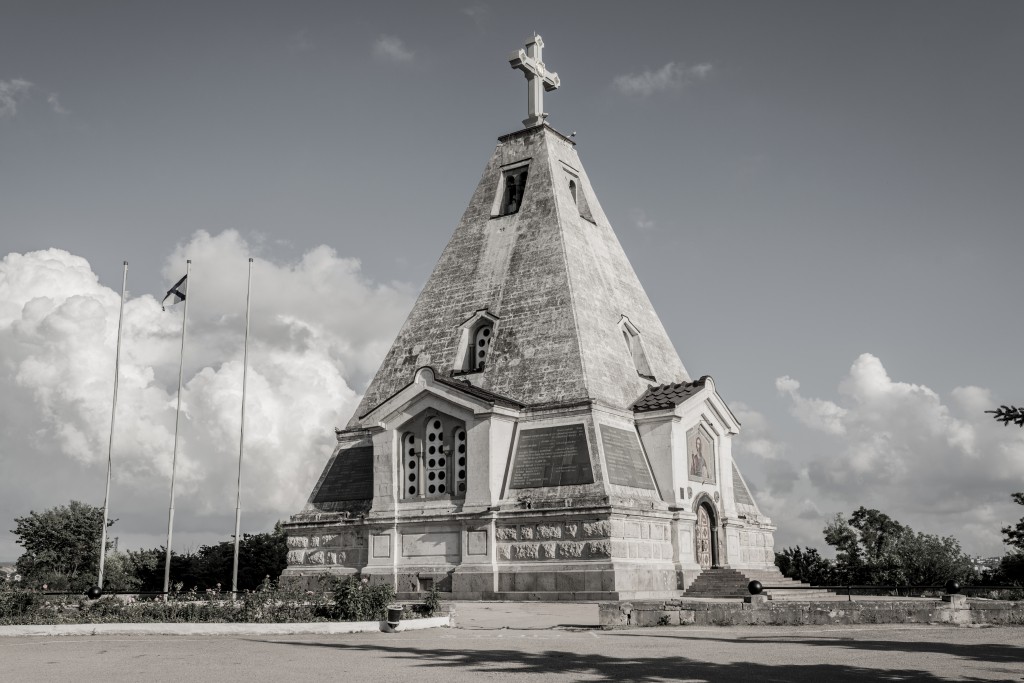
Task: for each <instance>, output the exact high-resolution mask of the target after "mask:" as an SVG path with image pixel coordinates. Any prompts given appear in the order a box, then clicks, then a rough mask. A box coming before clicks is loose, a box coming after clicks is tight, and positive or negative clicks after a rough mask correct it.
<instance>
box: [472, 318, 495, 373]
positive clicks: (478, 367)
mask: <svg viewBox="0 0 1024 683" xmlns="http://www.w3.org/2000/svg"><path fill="white" fill-rule="evenodd" d="M493 330H494V326H493V325H480V326H479V327H477V328H476V334H474V335H473V361H472V365H473V370H475V371H477V372H481V371H482V370H483V369H484V366H485V364H486V362H487V352H488V351H489V350H490V348H491V334H492V332H493Z"/></svg>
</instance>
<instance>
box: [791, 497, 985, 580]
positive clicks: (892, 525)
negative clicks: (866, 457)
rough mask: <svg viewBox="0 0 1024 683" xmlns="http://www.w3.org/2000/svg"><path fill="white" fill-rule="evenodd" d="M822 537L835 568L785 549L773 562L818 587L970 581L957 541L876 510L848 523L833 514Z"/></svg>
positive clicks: (861, 511)
mask: <svg viewBox="0 0 1024 683" xmlns="http://www.w3.org/2000/svg"><path fill="white" fill-rule="evenodd" d="M824 534H825V542H826V543H828V544H829V545H830V546H832V547H833V548H835V549H836V560H835V562H834V563H832V562H830V561H829V560H826V559H824V558H821V557H820V556H819V555H818V552H817V550H815V549H814V548H807V549H805V550H803V551H801V549H800V548H799V547H797V548H796V549H795V550H792V549H788V548H787V549H786V550H785V551H783V553H782V556H781V557H779V556H777V558H776V564H777V565H778V566H779V568H780V569H781V570H782V572H783V574H785V575H786V576H790V577H793V578H799V579H800V580H801V581H810V582H811V583H818V584H819V585H821V584H825V585H827V584H832V585H836V584H838V585H843V584H854V585H858V584H860V585H904V586H906V585H910V586H922V585H924V586H929V585H932V586H933V585H938V584H941V583H943V582H945V581H947V580H949V579H956V580H957V581H961V582H968V581H970V580H973V578H974V568H973V564H972V563H971V560H970V558H969V557H968V556H967V555H966V554H964V552H963V549H962V548H961V547H960V542H959V541H957V540H956V539H955V538H953V537H952V536H946V537H940V536H935V535H932V534H923V533H919V532H915V531H914V530H913V529H911V528H910V527H909V526H906V525H904V524H900V523H899V522H898V521H896V520H895V519H893V518H892V517H890V516H889V515H887V514H885V513H884V512H880V511H878V510H872V509H868V508H865V507H860V508H858V509H857V510H855V511H854V513H853V514H852V515H850V517H849V519H847V518H846V517H844V516H843V515H841V514H837V515H836V516H835V517H834V518H833V519H832V520H831V521H830V522H829V523H828V524H827V525H826V526H825V529H824Z"/></svg>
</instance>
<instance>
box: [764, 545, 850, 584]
mask: <svg viewBox="0 0 1024 683" xmlns="http://www.w3.org/2000/svg"><path fill="white" fill-rule="evenodd" d="M775 565H776V566H777V567H778V568H779V571H781V572H782V575H783V576H788V577H789V578H792V579H796V580H797V581H803V582H805V583H810V584H814V585H816V586H831V585H834V584H835V582H836V567H835V563H834V562H832V560H829V559H826V558H824V557H822V556H821V555H820V554H819V553H818V551H817V550H816V549H815V548H806V549H802V548H801V547H800V546H796V547H794V548H784V549H783V550H782V552H781V553H775Z"/></svg>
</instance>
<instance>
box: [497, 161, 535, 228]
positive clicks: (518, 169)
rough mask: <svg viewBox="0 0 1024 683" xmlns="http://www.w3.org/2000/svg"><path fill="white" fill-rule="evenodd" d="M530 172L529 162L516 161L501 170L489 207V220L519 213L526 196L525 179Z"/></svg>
mask: <svg viewBox="0 0 1024 683" xmlns="http://www.w3.org/2000/svg"><path fill="white" fill-rule="evenodd" d="M529 170H530V160H529V159H525V160H521V161H516V162H514V163H512V164H508V165H507V166H503V167H502V168H501V171H500V173H501V175H500V176H499V177H500V181H499V183H498V187H497V189H496V191H495V193H494V203H493V204H492V205H491V218H498V217H500V216H511V215H512V214H514V213H519V209H521V208H522V206H523V196H524V195H525V194H526V178H527V176H528V171H529Z"/></svg>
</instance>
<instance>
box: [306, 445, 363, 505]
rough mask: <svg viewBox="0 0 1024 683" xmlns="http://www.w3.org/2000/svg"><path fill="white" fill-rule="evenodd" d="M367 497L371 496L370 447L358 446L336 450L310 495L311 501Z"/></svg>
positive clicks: (323, 501)
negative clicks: (323, 474)
mask: <svg viewBox="0 0 1024 683" xmlns="http://www.w3.org/2000/svg"><path fill="white" fill-rule="evenodd" d="M370 498H373V446H358V447H356V448H346V449H345V450H343V451H339V452H338V455H337V456H336V457H335V458H334V462H333V463H331V468H330V470H329V471H328V472H327V476H325V477H324V481H323V483H322V484H321V485H320V488H318V489H317V491H316V494H315V495H314V496H313V504H314V505H323V504H325V503H339V502H341V501H345V500H369V499H370Z"/></svg>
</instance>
